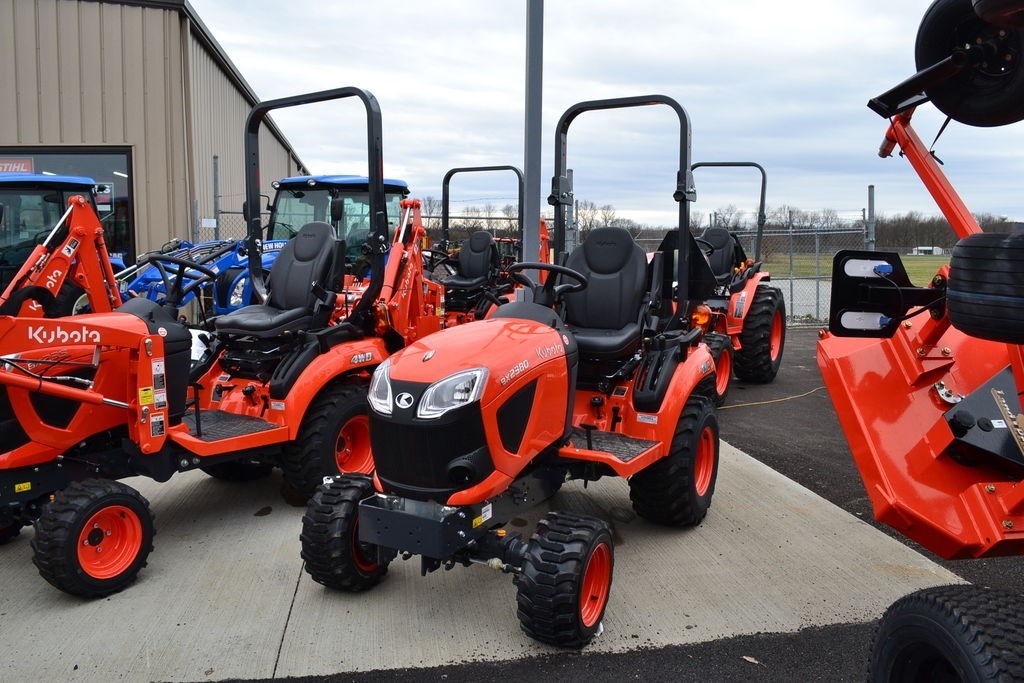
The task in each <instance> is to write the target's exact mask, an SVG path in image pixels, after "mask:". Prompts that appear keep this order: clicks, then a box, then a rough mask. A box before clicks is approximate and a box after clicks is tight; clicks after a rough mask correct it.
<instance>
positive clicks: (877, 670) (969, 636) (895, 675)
mask: <svg viewBox="0 0 1024 683" xmlns="http://www.w3.org/2000/svg"><path fill="white" fill-rule="evenodd" d="M1022 608H1024V603H1022V601H1021V600H1020V598H1019V597H1018V596H1015V595H1010V594H1006V593H1001V592H999V591H993V590H986V589H983V588H978V587H976V586H966V585H965V586H939V587H935V588H925V589H924V590H920V591H917V592H915V593H911V594H910V595H907V596H904V597H902V598H900V599H899V600H897V601H896V602H894V603H893V604H892V605H891V606H890V607H889V609H887V610H886V612H885V614H884V615H883V616H882V620H881V622H879V625H878V630H877V631H876V632H875V640H874V644H873V645H872V652H871V669H870V672H869V673H870V680H871V681H873V682H874V683H897V682H900V683H904V682H906V683H926V682H927V683H931V682H932V681H978V682H980V681H1019V680H1024V658H1022V657H1021V656H1020V654H1019V653H1021V652H1024V609H1022Z"/></svg>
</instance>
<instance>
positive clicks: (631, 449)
mask: <svg viewBox="0 0 1024 683" xmlns="http://www.w3.org/2000/svg"><path fill="white" fill-rule="evenodd" d="M572 444H573V445H574V446H575V447H576V448H589V449H590V450H595V451H604V452H605V453H611V454H612V455H614V456H615V458H616V459H617V460H619V461H621V462H629V461H630V460H632V459H633V458H635V457H636V456H638V455H640V454H641V453H643V452H645V451H647V450H649V449H651V448H652V447H654V446H656V445H657V444H658V442H657V441H647V440H646V439H635V438H633V437H631V436H626V435H625V434H619V433H618V432H601V431H598V430H596V429H593V430H590V444H591V445H590V446H588V445H587V430H586V429H580V428H579V427H573V430H572Z"/></svg>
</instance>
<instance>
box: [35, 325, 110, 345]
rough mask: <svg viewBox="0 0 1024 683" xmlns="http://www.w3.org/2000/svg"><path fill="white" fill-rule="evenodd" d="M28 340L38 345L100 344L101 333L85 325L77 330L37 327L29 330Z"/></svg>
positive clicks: (58, 326) (59, 327)
mask: <svg viewBox="0 0 1024 683" xmlns="http://www.w3.org/2000/svg"><path fill="white" fill-rule="evenodd" d="M28 339H29V341H34V342H36V343H37V344H54V343H59V344H99V342H100V333H99V332H97V331H96V330H90V329H89V328H88V327H86V326H85V325H82V326H81V327H79V328H77V329H75V328H72V329H64V328H63V327H61V326H60V325H57V327H54V328H48V327H46V326H44V325H36V326H35V327H30V328H28Z"/></svg>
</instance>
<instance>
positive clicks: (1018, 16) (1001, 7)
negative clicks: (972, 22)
mask: <svg viewBox="0 0 1024 683" xmlns="http://www.w3.org/2000/svg"><path fill="white" fill-rule="evenodd" d="M973 4H974V13H975V14H977V15H978V16H979V17H981V18H982V19H984V20H985V21H987V22H988V23H990V24H995V25H996V26H1002V27H1003V28H1024V2H1021V0H973Z"/></svg>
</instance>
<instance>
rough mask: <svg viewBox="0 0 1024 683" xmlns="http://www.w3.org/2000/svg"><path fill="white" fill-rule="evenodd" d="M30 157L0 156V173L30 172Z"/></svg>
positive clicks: (31, 168) (31, 166) (32, 166)
mask: <svg viewBox="0 0 1024 683" xmlns="http://www.w3.org/2000/svg"><path fill="white" fill-rule="evenodd" d="M34 168H35V165H34V164H33V163H32V157H0V173H32V170H33V169H34Z"/></svg>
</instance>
